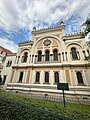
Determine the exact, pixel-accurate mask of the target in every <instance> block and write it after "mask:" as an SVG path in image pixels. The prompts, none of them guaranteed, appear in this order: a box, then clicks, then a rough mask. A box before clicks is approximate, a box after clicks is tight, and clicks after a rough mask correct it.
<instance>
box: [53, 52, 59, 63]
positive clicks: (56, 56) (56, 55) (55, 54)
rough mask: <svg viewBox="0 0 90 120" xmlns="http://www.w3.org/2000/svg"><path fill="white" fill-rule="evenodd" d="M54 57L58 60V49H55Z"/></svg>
mask: <svg viewBox="0 0 90 120" xmlns="http://www.w3.org/2000/svg"><path fill="white" fill-rule="evenodd" d="M53 57H54V61H58V51H57V50H54V51H53Z"/></svg>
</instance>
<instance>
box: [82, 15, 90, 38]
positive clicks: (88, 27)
mask: <svg viewBox="0 0 90 120" xmlns="http://www.w3.org/2000/svg"><path fill="white" fill-rule="evenodd" d="M83 26H85V30H84V34H85V36H86V35H87V34H88V33H89V32H90V14H89V17H87V19H86V21H85V23H84V24H83Z"/></svg>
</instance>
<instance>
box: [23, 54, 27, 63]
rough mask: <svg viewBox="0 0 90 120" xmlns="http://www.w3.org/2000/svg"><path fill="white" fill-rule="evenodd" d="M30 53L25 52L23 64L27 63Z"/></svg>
mask: <svg viewBox="0 0 90 120" xmlns="http://www.w3.org/2000/svg"><path fill="white" fill-rule="evenodd" d="M27 57H28V53H27V52H25V53H24V56H23V62H27Z"/></svg>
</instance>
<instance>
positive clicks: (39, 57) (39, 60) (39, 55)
mask: <svg viewBox="0 0 90 120" xmlns="http://www.w3.org/2000/svg"><path fill="white" fill-rule="evenodd" d="M41 61H42V52H41V51H39V52H38V62H41Z"/></svg>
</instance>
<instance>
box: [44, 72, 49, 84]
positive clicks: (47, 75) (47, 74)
mask: <svg viewBox="0 0 90 120" xmlns="http://www.w3.org/2000/svg"><path fill="white" fill-rule="evenodd" d="M45 83H49V72H45Z"/></svg>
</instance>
